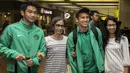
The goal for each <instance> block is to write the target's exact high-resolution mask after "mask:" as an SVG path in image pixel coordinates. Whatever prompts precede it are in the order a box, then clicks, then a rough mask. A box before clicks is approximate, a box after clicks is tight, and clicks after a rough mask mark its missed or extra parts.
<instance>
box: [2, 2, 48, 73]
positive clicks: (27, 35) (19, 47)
mask: <svg viewBox="0 0 130 73" xmlns="http://www.w3.org/2000/svg"><path fill="white" fill-rule="evenodd" d="M21 15H22V16H23V18H22V19H21V20H20V21H19V22H17V23H14V24H11V25H9V26H8V27H7V28H6V29H5V30H4V32H3V34H2V35H1V37H0V55H2V56H3V57H4V58H6V59H7V61H8V64H7V71H8V73H15V69H17V73H28V67H30V71H31V73H37V68H38V65H39V60H40V57H39V56H37V54H41V56H44V54H45V51H46V50H45V40H44V33H43V31H42V30H41V29H40V28H38V27H37V26H35V24H34V21H35V20H36V18H37V8H36V6H35V4H34V3H27V4H23V5H22V6H21ZM26 56H28V57H30V59H28V60H25V57H26ZM15 61H17V66H16V67H17V68H15Z"/></svg>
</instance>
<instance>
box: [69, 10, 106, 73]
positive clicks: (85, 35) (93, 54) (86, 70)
mask: <svg viewBox="0 0 130 73" xmlns="http://www.w3.org/2000/svg"><path fill="white" fill-rule="evenodd" d="M89 12H90V11H89V9H87V8H82V9H81V10H79V11H78V13H77V14H76V22H77V23H78V27H77V43H76V50H75V51H74V41H73V32H71V33H70V34H69V36H68V40H67V54H68V56H67V57H68V60H69V64H70V66H71V70H72V73H101V72H102V71H103V70H104V58H103V57H104V52H103V49H102V34H101V32H100V30H99V29H98V28H96V29H97V32H98V42H97V40H96V37H95V35H94V33H93V32H92V30H91V26H90V25H89Z"/></svg>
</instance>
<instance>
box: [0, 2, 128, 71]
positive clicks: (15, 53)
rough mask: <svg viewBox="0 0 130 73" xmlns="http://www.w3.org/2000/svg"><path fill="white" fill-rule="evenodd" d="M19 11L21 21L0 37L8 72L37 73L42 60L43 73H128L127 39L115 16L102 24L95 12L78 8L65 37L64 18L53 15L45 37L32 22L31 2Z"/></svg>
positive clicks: (35, 16) (0, 47) (1, 53)
mask: <svg viewBox="0 0 130 73" xmlns="http://www.w3.org/2000/svg"><path fill="white" fill-rule="evenodd" d="M20 12H21V15H22V16H23V17H22V18H21V20H20V21H19V22H17V23H13V24H11V25H9V26H7V27H6V28H5V29H4V31H3V33H2V34H1V37H0V55H1V56H3V58H4V59H5V60H7V61H8V64H7V71H8V73H37V71H38V67H39V65H40V63H41V62H42V61H45V64H44V65H45V67H44V68H43V70H44V73H128V66H130V54H129V44H128V39H127V37H126V36H124V35H122V34H121V30H120V25H121V23H120V22H119V21H118V20H117V19H116V18H115V17H113V16H107V18H106V19H105V20H104V21H102V20H99V12H98V11H96V10H93V11H90V10H89V9H88V8H81V9H80V10H79V11H77V13H76V18H75V19H76V20H75V22H76V23H77V27H76V29H75V30H74V31H72V32H70V34H69V35H68V36H65V35H64V34H63V32H64V29H65V21H64V19H63V18H62V17H60V16H57V17H54V18H53V19H52V21H51V24H50V25H51V29H49V30H51V32H49V33H50V35H48V36H46V37H45V36H44V32H43V30H42V29H40V28H39V27H37V26H36V25H35V23H34V22H35V21H36V19H37V6H36V5H35V3H33V2H29V3H26V4H22V5H21V8H20ZM90 19H91V20H90ZM43 58H46V60H44V59H43ZM67 64H68V65H70V69H71V72H68V70H67Z"/></svg>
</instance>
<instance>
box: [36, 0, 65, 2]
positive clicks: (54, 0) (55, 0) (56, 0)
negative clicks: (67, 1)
mask: <svg viewBox="0 0 130 73" xmlns="http://www.w3.org/2000/svg"><path fill="white" fill-rule="evenodd" d="M36 1H53V2H59V1H64V0H36Z"/></svg>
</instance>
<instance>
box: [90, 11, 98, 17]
mask: <svg viewBox="0 0 130 73" xmlns="http://www.w3.org/2000/svg"><path fill="white" fill-rule="evenodd" d="M94 13H97V14H99V12H98V11H97V10H91V13H90V15H91V16H93V15H94Z"/></svg>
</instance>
